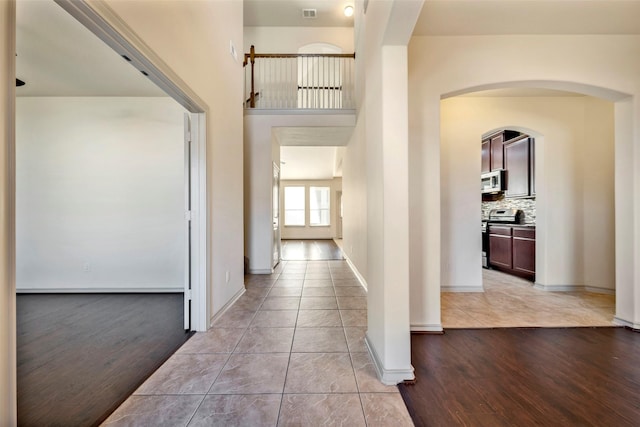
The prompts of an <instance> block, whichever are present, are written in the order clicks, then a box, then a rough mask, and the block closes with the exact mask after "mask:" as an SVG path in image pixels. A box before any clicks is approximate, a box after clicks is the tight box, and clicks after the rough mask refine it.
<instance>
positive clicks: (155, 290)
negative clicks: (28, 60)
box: [16, 287, 184, 294]
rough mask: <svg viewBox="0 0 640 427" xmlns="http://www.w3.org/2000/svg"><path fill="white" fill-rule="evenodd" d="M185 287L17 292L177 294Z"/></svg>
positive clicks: (22, 290) (31, 291)
mask: <svg viewBox="0 0 640 427" xmlns="http://www.w3.org/2000/svg"><path fill="white" fill-rule="evenodd" d="M183 292H184V288H182V287H181V288H19V289H16V293H17V294H164V293H166V294H175V293H183Z"/></svg>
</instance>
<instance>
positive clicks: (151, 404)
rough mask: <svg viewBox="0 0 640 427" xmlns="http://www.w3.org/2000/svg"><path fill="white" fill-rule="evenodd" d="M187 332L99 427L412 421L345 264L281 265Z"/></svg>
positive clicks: (254, 278) (253, 278) (249, 281)
mask: <svg viewBox="0 0 640 427" xmlns="http://www.w3.org/2000/svg"><path fill="white" fill-rule="evenodd" d="M245 283H246V287H247V291H246V293H245V294H244V295H243V296H242V297H241V298H240V299H239V300H238V301H237V302H236V303H235V304H234V305H233V306H232V307H231V308H230V309H229V310H228V311H227V312H226V313H225V314H224V315H223V316H222V317H221V318H220V319H219V320H218V321H217V322H216V323H215V324H214V327H213V328H212V329H211V330H209V331H208V332H206V333H197V334H196V335H194V336H193V337H192V338H191V339H190V340H189V341H188V342H187V343H186V344H185V345H184V346H182V348H180V350H178V352H177V353H176V354H175V355H173V356H172V357H171V359H169V361H167V363H165V364H164V365H163V366H162V367H161V368H160V369H159V370H158V371H156V372H155V373H154V374H153V375H152V376H151V378H149V379H148V380H147V381H146V382H145V383H144V384H143V385H142V386H141V387H140V388H139V389H138V390H137V391H136V392H135V393H134V394H133V395H132V396H131V397H130V398H129V399H128V400H127V401H125V403H123V404H122V405H121V406H120V408H118V409H117V410H116V411H115V412H114V413H113V414H112V415H111V416H110V417H109V418H108V419H107V420H106V421H105V423H104V424H103V425H106V426H124V425H127V426H143V425H144V426H171V427H176V426H187V425H188V426H225V427H228V426H251V427H254V426H318V425H326V426H394V427H396V426H412V425H413V423H412V422H411V419H410V418H409V414H408V412H407V409H406V407H405V405H404V402H403V401H402V398H401V397H400V394H399V392H398V388H397V387H395V386H385V385H383V384H382V383H380V382H379V381H378V379H377V378H376V375H375V371H374V368H373V365H372V363H371V360H370V358H369V355H368V353H367V352H366V347H365V344H364V334H365V331H366V325H367V307H366V297H365V295H366V294H365V292H364V290H363V288H362V287H361V286H360V284H359V282H358V281H357V279H356V278H355V276H354V275H353V273H352V271H351V270H350V268H349V266H348V265H347V264H346V262H345V261H288V262H283V263H282V265H281V266H280V267H279V269H278V272H277V273H276V274H272V275H268V276H267V275H251V276H246V278H245Z"/></svg>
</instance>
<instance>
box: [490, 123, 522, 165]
mask: <svg viewBox="0 0 640 427" xmlns="http://www.w3.org/2000/svg"><path fill="white" fill-rule="evenodd" d="M518 135H520V132H517V131H513V130H502V131H500V132H498V133H494V134H493V135H489V136H488V137H486V138H485V139H483V140H482V168H481V169H482V170H481V173H487V172H493V171H497V170H501V169H504V168H505V165H504V143H505V141H508V140H510V139H513V138H515V137H517V136H518Z"/></svg>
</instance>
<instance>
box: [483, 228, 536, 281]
mask: <svg viewBox="0 0 640 427" xmlns="http://www.w3.org/2000/svg"><path fill="white" fill-rule="evenodd" d="M489 266H491V267H492V268H495V269H497V270H501V271H504V272H506V273H511V274H515V275H517V276H521V277H524V278H527V279H529V280H534V279H535V274H536V229H535V227H522V226H517V225H514V226H510V225H490V226H489Z"/></svg>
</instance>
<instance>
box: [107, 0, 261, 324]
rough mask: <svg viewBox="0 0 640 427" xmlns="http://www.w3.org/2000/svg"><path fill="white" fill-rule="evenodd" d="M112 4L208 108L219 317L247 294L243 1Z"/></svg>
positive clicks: (213, 290) (214, 305)
mask: <svg viewBox="0 0 640 427" xmlns="http://www.w3.org/2000/svg"><path fill="white" fill-rule="evenodd" d="M106 3H107V5H108V6H110V7H111V8H112V9H113V10H114V11H115V13H116V14H118V15H119V16H120V17H121V18H122V20H123V21H124V22H125V23H126V24H127V25H128V26H129V27H130V28H131V29H132V30H133V31H135V33H136V34H137V35H138V36H139V37H140V39H141V40H142V41H143V42H144V43H146V44H147V45H148V46H149V47H150V48H151V49H152V50H153V51H154V52H155V53H156V54H157V55H158V56H159V57H160V58H161V59H162V60H163V61H164V62H165V63H166V65H167V66H168V67H170V68H171V69H172V70H173V71H174V72H175V73H176V74H177V75H178V76H179V78H181V79H182V80H183V81H184V83H185V84H186V85H188V86H189V87H190V88H191V89H192V90H193V91H194V92H195V93H196V94H197V95H198V96H199V97H200V98H201V99H202V100H203V101H204V102H205V103H206V104H207V107H208V109H207V111H206V127H207V135H206V137H207V186H208V188H207V190H208V211H209V220H208V233H210V241H209V243H210V245H209V248H210V252H209V253H208V258H209V260H210V277H209V280H210V284H209V289H208V294H209V298H210V300H209V309H210V310H209V311H210V315H211V316H213V315H215V314H216V313H217V312H218V311H219V310H220V309H221V308H222V307H224V306H225V304H227V303H228V302H229V301H230V300H231V299H232V298H233V297H234V296H235V295H237V294H238V293H239V292H242V290H243V289H244V263H243V229H244V226H243V214H242V211H243V200H242V199H243V197H242V189H243V173H242V169H243V163H242V132H243V130H242V129H243V127H242V102H243V100H242V97H243V91H244V89H243V68H242V57H241V55H239V56H238V60H237V61H236V60H235V59H234V58H233V56H231V55H230V54H229V42H230V41H231V42H232V43H233V44H234V45H235V46H236V48H237V49H238V50H239V49H240V47H241V46H243V11H242V2H240V1H235V0H219V1H192V2H181V1H164V2H128V1H127V2H123V1H119V0H107V1H106ZM238 53H240V52H238ZM269 176H270V175H269ZM227 273H228V277H229V280H228V281H227V280H226V277H227Z"/></svg>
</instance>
